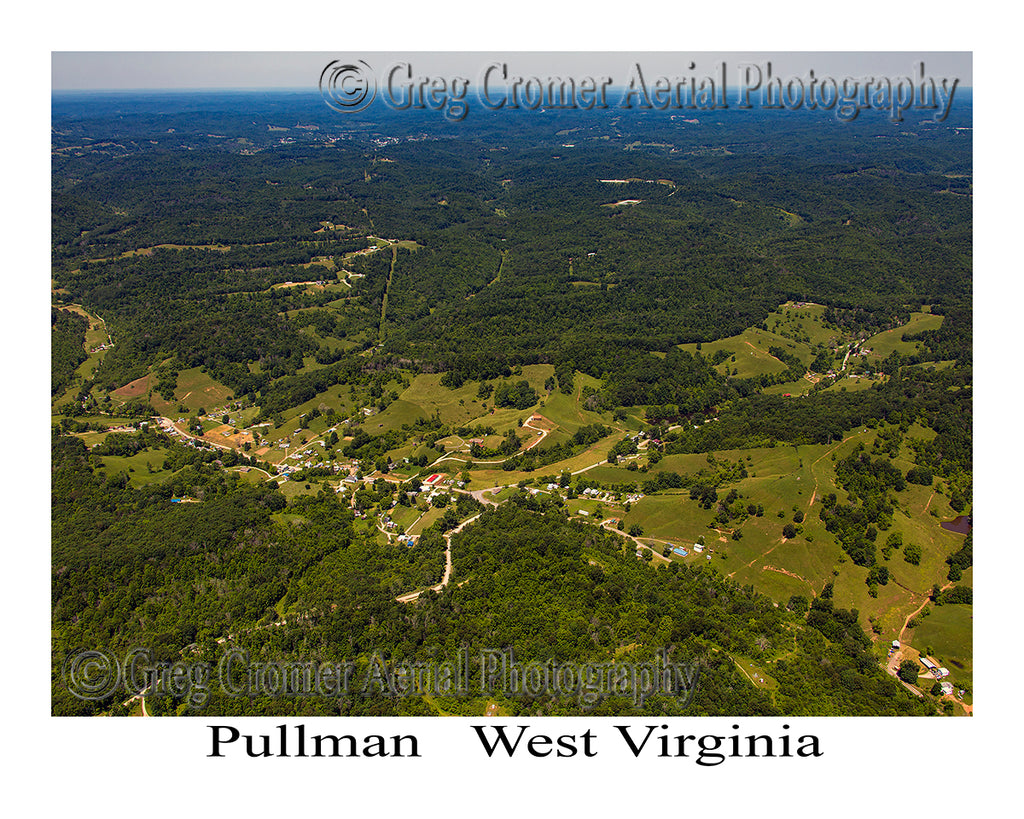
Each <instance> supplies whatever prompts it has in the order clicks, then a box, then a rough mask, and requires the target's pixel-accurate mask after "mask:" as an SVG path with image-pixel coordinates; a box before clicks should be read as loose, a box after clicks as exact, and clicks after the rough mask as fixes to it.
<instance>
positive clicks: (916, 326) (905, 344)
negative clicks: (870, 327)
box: [864, 313, 942, 362]
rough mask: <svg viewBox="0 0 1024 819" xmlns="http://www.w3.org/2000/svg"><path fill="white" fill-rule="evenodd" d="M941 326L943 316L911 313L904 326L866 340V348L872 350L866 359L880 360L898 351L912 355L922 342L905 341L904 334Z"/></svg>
mask: <svg viewBox="0 0 1024 819" xmlns="http://www.w3.org/2000/svg"><path fill="white" fill-rule="evenodd" d="M941 326H942V316H938V315H933V314H932V313H911V314H910V320H909V321H908V322H907V323H906V324H904V325H903V326H902V327H897V328H895V329H893V330H886V331H885V332H883V333H878V334H877V335H873V336H871V338H869V339H868V340H867V341H865V342H864V347H865V349H868V350H870V351H871V354H870V355H868V356H867V359H866V360H867V361H869V362H878V361H881V360H883V359H885V358H887V357H888V356H889V355H890V354H891V353H893V352H897V351H898V352H899V353H900V355H911V354H913V353H915V352H916V351H917V350H918V349H920V347H921V342H919V341H903V340H902V339H903V336H904V335H915V334H917V333H920V332H923V331H925V330H937V329H938V328H939V327H941Z"/></svg>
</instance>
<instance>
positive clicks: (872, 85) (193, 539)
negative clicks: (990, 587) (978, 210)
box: [49, 51, 988, 756]
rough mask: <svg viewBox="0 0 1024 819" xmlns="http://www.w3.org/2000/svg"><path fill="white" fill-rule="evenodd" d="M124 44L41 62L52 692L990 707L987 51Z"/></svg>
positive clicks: (371, 746)
mask: <svg viewBox="0 0 1024 819" xmlns="http://www.w3.org/2000/svg"><path fill="white" fill-rule="evenodd" d="M140 56H142V55H139V54H132V53H124V54H119V53H114V52H106V53H97V54H93V55H91V58H90V59H86V58H85V56H83V55H80V54H72V53H70V52H64V53H62V52H54V53H53V55H52V61H53V66H54V86H53V88H52V90H51V95H50V99H49V105H50V109H51V110H50V114H51V120H50V206H51V210H50V220H51V225H50V230H51V261H50V268H51V273H50V276H51V281H50V321H51V333H50V345H51V346H50V366H51V370H50V408H51V409H50V413H51V419H50V488H49V491H50V504H49V514H50V520H49V537H50V544H51V545H50V557H49V563H50V565H49V569H50V574H49V587H50V611H51V621H50V652H49V654H50V666H51V668H50V671H51V689H50V697H49V699H50V713H51V714H52V715H53V716H59V717H74V716H83V717H84V716H93V717H99V716H111V717H185V718H190V717H191V718H197V717H198V718H201V719H203V720H204V721H205V723H209V722H211V719H212V718H217V719H218V720H224V719H229V718H236V717H238V718H240V717H249V716H261V717H278V718H285V717H296V718H298V717H302V718H315V717H325V718H326V717H418V716H455V717H474V718H476V720H477V722H478V723H479V724H483V723H481V720H488V719H493V720H495V721H499V720H500V719H501V718H516V719H518V720H519V721H518V722H517V721H516V720H515V719H514V720H513V722H514V724H516V725H519V724H521V721H522V720H525V719H527V718H539V717H555V716H557V717H613V716H614V717H637V718H644V719H646V721H647V722H649V723H651V724H652V725H653V724H657V725H659V726H662V720H663V719H667V718H669V717H726V718H736V719H739V718H741V717H778V718H791V717H792V718H796V717H851V716H872V717H904V716H920V717H928V716H930V717H934V718H935V719H944V718H948V717H971V716H972V712H973V702H974V685H973V672H974V663H973V656H974V651H973V640H974V628H973V584H974V572H973V534H972V526H973V503H974V494H973V492H974V490H973V474H974V472H973V420H972V419H973V378H972V366H973V357H972V350H973V339H972V328H973V325H974V314H973V273H972V270H973V264H972V257H973V184H974V176H973V130H972V129H973V89H972V82H971V67H972V55H971V54H970V53H969V52H930V53H928V54H924V55H921V54H916V53H913V52H906V53H895V54H894V53H888V54H885V55H878V54H873V53H866V52H864V53H854V52H835V53H830V52H820V53H819V52H816V53H790V54H786V53H780V54H775V55H771V54H740V53H735V54H733V53H724V54H717V53H716V54H710V53H707V54H702V53H696V52H695V53H692V54H691V53H686V54H682V53H680V54H668V53H662V52H658V53H651V54H646V55H645V54H643V53H640V54H634V53H625V52H623V53H596V52H595V53H579V54H575V55H571V58H570V57H567V56H566V55H559V54H555V53H550V54H549V53H545V52H531V53H514V52H512V53H501V54H499V53H494V54H491V53H483V52H444V53H440V52H438V53H428V52H422V53H419V52H410V53H405V54H402V53H398V52H395V53H384V52H373V51H367V52H365V53H355V52H352V53H346V52H340V53H337V54H333V55H332V54H326V53H325V54H321V53H319V52H317V53H305V54H303V53H287V54H277V53H275V54H273V55H262V56H261V55H259V54H256V53H247V54H239V55H230V54H225V53H215V52H196V53H194V54H191V55H189V58H188V59H187V60H184V59H181V55H170V54H169V55H163V54H159V53H155V54H150V55H147V56H145V59H140ZM164 58H166V59H167V62H168V65H180V66H181V70H182V74H181V76H180V79H179V82H177V83H168V84H165V85H164V86H163V87H152V88H141V87H139V85H138V84H136V85H133V84H132V81H133V79H134V78H141V79H140V80H139V82H141V80H144V79H145V78H146V77H147V76H148V75H147V74H146V71H150V70H152V71H155V70H156V67H157V66H158V65H160V63H161V60H162V59H164ZM275 61H278V62H280V63H281V64H282V65H285V64H287V67H288V69H289V70H294V76H295V78H296V79H295V80H294V81H291V80H290V78H291V76H292V75H291V74H288V75H287V78H289V82H288V85H287V87H282V86H281V85H280V84H277V86H278V87H269V83H264V82H263V81H262V80H263V75H261V74H259V72H258V71H255V70H254V71H253V73H252V74H251V82H250V83H249V85H250V86H251V87H241V86H240V85H239V86H238V87H229V85H227V84H226V81H224V80H223V78H222V76H220V75H217V74H216V71H217V69H218V67H221V66H223V65H224V64H227V63H235V64H236V65H242V64H250V63H251V64H252V65H253V66H259V65H261V64H265V65H269V64H272V63H274V62H275ZM118 64H122V65H127V66H132V65H136V64H137V65H138V66H140V67H139V68H138V69H137V70H138V73H136V74H134V75H130V76H127V77H126V78H125V79H123V80H122V81H121V82H119V83H118V84H114V83H110V84H108V85H106V86H103V85H102V77H103V76H107V75H103V74H102V69H103V68H104V67H105V66H106V67H109V66H114V65H118ZM69 65H73V66H75V67H76V70H78V71H80V72H81V73H80V74H79V75H77V76H75V77H70V78H69V75H68V72H67V71H66V70H65V69H66V68H67V66H69ZM90 67H95V68H96V69H97V72H98V76H100V80H97V81H96V83H98V84H96V83H94V84H92V85H88V86H86V85H84V84H83V85H80V86H78V87H76V85H75V81H76V80H83V79H88V70H89V69H90ZM204 72H205V73H204ZM280 73H281V74H282V76H284V75H285V71H284V69H283V68H282V69H281V71H280ZM109 76H114V75H113V74H111V75H109ZM204 77H209V81H206V80H204ZM58 78H60V79H61V82H60V83H57V80H58ZM257 86H259V87H257ZM986 508H988V507H986ZM782 721H783V720H781V719H780V720H777V722H779V723H780V724H781V722H782ZM78 722H81V721H78ZM111 722H113V721H111ZM164 722H165V723H168V724H171V723H172V722H173V721H164ZM421 722H422V721H421ZM428 722H429V721H428ZM854 722H855V721H854ZM968 722H969V721H968ZM205 723H204V724H205ZM90 724H93V723H90ZM275 724H276V723H275ZM339 724H340V723H339ZM406 724H407V723H406ZM644 724H645V725H646V723H644ZM887 724H889V723H887ZM929 724H933V723H929ZM934 724H938V723H934ZM662 727H664V726H662ZM734 727H735V726H734ZM787 727H788V726H787ZM281 728H282V730H281V733H282V737H281V738H280V742H281V743H284V736H283V735H284V733H285V731H284V726H281ZM276 731H277V729H276V728H275V729H274V733H275V734H276ZM232 732H233V733H232ZM645 732H647V728H646V727H645V728H643V729H642V730H641V729H640V728H637V729H635V730H633V733H632V734H629V736H628V737H626V740H627V742H628V743H633V742H637V741H638V740H637V736H638V735H639V736H641V737H642V736H643V735H644V733H645ZM264 733H266V730H265V731H264ZM627 733H628V731H627ZM648 733H649V732H648ZM239 736H240V735H239V733H238V731H237V730H236V729H234V728H230V729H229V728H227V727H225V728H224V729H223V732H222V733H221V734H220V735H219V736H218V735H217V734H216V732H215V734H214V751H216V750H217V742H218V741H221V742H222V743H224V747H225V748H227V747H228V745H229V744H230V743H233V742H235V741H236V740H238V737H239ZM510 736H511V735H510ZM501 738H502V739H504V734H502V736H501ZM289 739H290V740H292V742H293V743H294V741H295V739H294V738H293V737H289ZM303 739H304V740H305V742H306V745H307V746H308V747H310V748H311V747H313V741H312V739H311V738H310V737H304V738H300V739H299V740H298V741H300V742H301V741H303ZM347 739H348V740H351V747H350V746H348V745H343V749H344V753H343V755H353V756H354V755H362V756H372V755H380V756H384V755H395V756H401V755H403V752H406V753H408V751H409V747H408V746H407V747H405V748H403V747H402V745H401V743H400V742H399V741H398V740H397V738H396V739H395V742H394V743H392V739H390V738H389V739H386V740H385V739H384V738H383V737H380V736H376V737H375V738H370V737H366V738H362V737H360V738H358V740H357V739H356V738H354V737H347ZM512 739H514V737H512ZM334 740H335V743H334V747H335V750H337V745H338V743H337V740H338V738H337V737H334ZM481 740H483V736H482V735H481ZM275 741H276V740H275ZM474 741H475V740H474ZM494 741H495V743H496V742H497V740H494ZM745 741H746V740H744V742H745ZM655 742H656V740H655V739H651V745H652V746H653V745H654V743H655ZM207 744H208V743H207ZM292 747H294V744H293V746H292ZM317 747H318V748H319V738H317ZM744 747H745V746H744ZM778 747H781V746H780V744H779V742H778V741H777V742H776V753H778V750H777V749H778ZM787 747H788V746H787ZM793 749H794V753H795V751H796V739H794V740H793ZM203 753H204V754H205V753H207V749H206V748H205V747H204V750H203ZM210 755H211V756H216V755H217V754H216V753H213V754H210Z"/></svg>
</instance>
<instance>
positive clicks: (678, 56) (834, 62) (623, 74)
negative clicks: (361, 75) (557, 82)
mask: <svg viewBox="0 0 1024 819" xmlns="http://www.w3.org/2000/svg"><path fill="white" fill-rule="evenodd" d="M339 59H340V60H344V61H346V62H350V61H354V60H360V59H361V60H364V61H366V62H367V63H368V64H369V65H370V66H371V67H372V68H373V69H374V71H375V73H377V75H378V76H381V75H382V74H383V72H384V70H385V69H386V68H387V67H388V66H390V65H393V64H395V63H397V62H406V63H409V64H410V65H411V66H412V69H413V72H414V75H415V76H431V77H433V76H443V77H455V76H458V77H464V78H466V79H469V80H470V81H471V82H475V81H476V80H477V78H478V77H479V76H480V74H481V72H482V71H483V70H484V69H485V68H486V67H487V65H489V64H491V63H493V62H496V61H497V62H503V63H506V64H507V65H508V70H509V74H510V75H511V76H524V77H529V76H540V77H544V76H548V75H563V76H564V75H571V76H573V77H576V78H578V77H582V76H587V75H593V76H610V77H612V79H613V80H615V81H616V84H621V83H624V82H626V81H628V79H629V75H630V72H631V70H632V68H633V66H634V64H636V63H639V65H640V66H641V69H642V71H643V72H644V74H645V76H656V75H665V76H669V77H677V76H691V75H697V76H703V75H704V74H706V73H711V72H714V71H718V70H720V69H719V66H720V65H721V64H722V63H723V62H724V63H725V65H726V68H727V72H728V73H727V77H728V79H729V81H730V82H733V81H734V80H735V78H737V77H738V76H739V71H740V68H739V66H740V65H741V64H743V63H754V64H756V65H758V66H759V67H761V69H762V71H765V70H766V69H765V66H766V63H768V62H769V61H770V62H771V64H772V72H773V74H774V75H775V76H780V77H789V76H799V77H806V76H808V72H809V71H814V74H815V76H817V77H833V78H835V79H837V80H841V79H842V78H844V77H868V76H874V77H882V76H885V77H893V78H895V77H900V76H910V77H915V76H917V74H918V72H919V70H920V69H919V64H920V63H922V62H923V63H924V65H925V74H926V75H928V76H931V77H934V78H936V79H942V78H950V79H952V78H957V79H959V80H960V85H961V86H970V85H972V84H973V82H972V79H973V74H972V54H971V52H965V51H960V52H927V51H924V52H914V51H900V52H894V51H882V52H879V51H868V52H823V51H792V52H787V51H778V52H726V51H718V52H699V51H681V52H676V53H668V52H646V51H616V52H536V51H535V52H515V51H512V52H499V51H492V52H429V51H404V52H380V51H362V52H359V51H341V52H312V51H310V52H278V51H268V52H237V51H236V52H226V51H225V52H209V51H173V52H168V51H163V52H160V51H154V52H127V51H124V52H103V51H89V52H82V51H78V52H74V51H54V52H52V60H51V65H52V84H51V88H52V90H55V91H65V90H103V89H110V90H115V89H116V90H125V89H170V88H310V89H314V88H316V86H317V82H318V80H319V78H320V73H321V71H322V70H323V68H324V66H325V65H327V63H329V62H330V61H332V60H339ZM691 62H692V63H695V64H696V67H695V68H694V69H690V68H689V66H690V63H691Z"/></svg>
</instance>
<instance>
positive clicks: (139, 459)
mask: <svg viewBox="0 0 1024 819" xmlns="http://www.w3.org/2000/svg"><path fill="white" fill-rule="evenodd" d="M86 446H89V443H87V444H86ZM168 454H169V453H168V450H166V449H151V450H148V451H146V452H138V453H136V454H135V455H130V456H127V457H124V456H120V455H104V456H102V460H103V467H104V469H106V470H107V474H108V475H115V474H117V473H118V472H124V473H126V474H127V475H128V481H129V483H130V484H131V485H132V486H133V487H135V488H138V487H140V486H146V485H148V484H151V483H156V482H158V481H162V480H165V479H166V478H169V477H170V476H171V475H173V474H174V473H173V472H172V471H170V470H165V469H164V468H163V464H164V460H165V459H166V458H167V455H168Z"/></svg>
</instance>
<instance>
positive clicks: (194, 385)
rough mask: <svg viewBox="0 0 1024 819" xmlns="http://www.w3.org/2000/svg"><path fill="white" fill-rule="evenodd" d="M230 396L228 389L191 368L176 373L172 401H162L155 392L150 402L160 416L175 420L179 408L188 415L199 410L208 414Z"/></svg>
mask: <svg viewBox="0 0 1024 819" xmlns="http://www.w3.org/2000/svg"><path fill="white" fill-rule="evenodd" d="M154 383H155V381H154ZM232 396H233V393H232V392H231V389H230V388H229V387H226V386H225V385H224V384H221V383H220V382H219V381H215V380H214V379H213V378H212V377H210V376H209V375H208V374H207V373H204V372H203V371H202V369H201V368H200V367H192V368H191V369H188V370H182V371H181V372H180V373H178V383H177V386H176V387H175V389H174V400H173V401H164V399H163V398H161V397H160V396H159V395H158V394H157V393H156V392H154V393H152V395H151V397H150V401H151V403H152V404H153V409H155V410H156V411H157V412H159V413H160V414H162V415H167V416H169V417H172V418H177V417H178V416H179V415H180V414H181V413H179V412H178V407H179V406H185V407H187V408H188V412H189V413H193V412H198V411H199V410H200V409H205V410H206V411H207V412H210V411H212V410H214V409H215V408H219V407H223V406H224V404H225V403H226V402H228V401H229V400H230V399H231V397H232ZM143 398H145V396H143Z"/></svg>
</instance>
